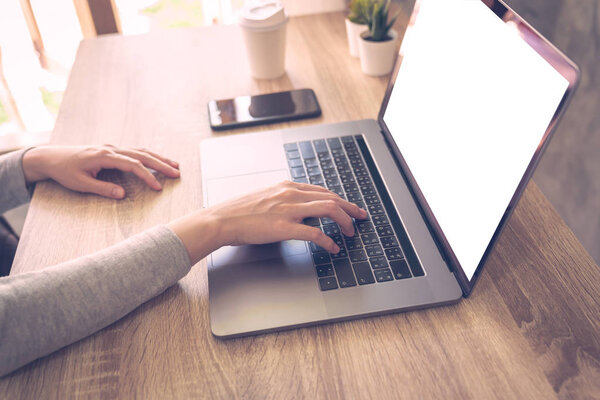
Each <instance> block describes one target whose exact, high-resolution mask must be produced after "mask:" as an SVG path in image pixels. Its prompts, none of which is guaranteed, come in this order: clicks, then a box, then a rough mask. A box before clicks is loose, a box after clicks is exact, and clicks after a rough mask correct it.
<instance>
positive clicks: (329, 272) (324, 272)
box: [317, 264, 334, 278]
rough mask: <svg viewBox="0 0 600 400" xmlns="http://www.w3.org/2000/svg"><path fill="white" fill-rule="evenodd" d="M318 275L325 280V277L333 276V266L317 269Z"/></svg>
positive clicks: (322, 266)
mask: <svg viewBox="0 0 600 400" xmlns="http://www.w3.org/2000/svg"><path fill="white" fill-rule="evenodd" d="M317 275H318V276H319V278H323V277H325V276H333V275H334V272H333V266H331V264H325V265H319V266H318V267H317Z"/></svg>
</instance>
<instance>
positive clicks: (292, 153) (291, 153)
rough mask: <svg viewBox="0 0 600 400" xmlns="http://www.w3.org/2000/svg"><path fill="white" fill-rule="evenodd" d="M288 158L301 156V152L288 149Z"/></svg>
mask: <svg viewBox="0 0 600 400" xmlns="http://www.w3.org/2000/svg"><path fill="white" fill-rule="evenodd" d="M287 158H288V160H289V159H292V158H300V152H299V151H298V150H292V151H288V152H287Z"/></svg>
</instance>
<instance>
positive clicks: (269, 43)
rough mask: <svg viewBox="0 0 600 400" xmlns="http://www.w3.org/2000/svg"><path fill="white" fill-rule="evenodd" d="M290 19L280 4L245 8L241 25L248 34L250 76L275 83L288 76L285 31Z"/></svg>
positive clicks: (240, 21) (247, 49)
mask: <svg viewBox="0 0 600 400" xmlns="http://www.w3.org/2000/svg"><path fill="white" fill-rule="evenodd" d="M287 21H288V17H287V15H286V14H285V11H284V10H283V7H282V6H281V5H279V4H278V3H277V2H274V1H273V2H270V1H267V2H261V3H254V4H253V5H250V6H247V7H245V8H243V9H242V10H241V12H240V14H239V17H238V24H239V25H240V27H241V29H242V32H243V33H244V41H245V42H246V51H247V53H248V61H249V63H250V72H251V73H252V76H253V77H255V78H257V79H273V78H277V77H280V76H281V75H283V74H284V72H285V27H286V25H287Z"/></svg>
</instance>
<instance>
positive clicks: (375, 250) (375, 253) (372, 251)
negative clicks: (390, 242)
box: [365, 244, 383, 257]
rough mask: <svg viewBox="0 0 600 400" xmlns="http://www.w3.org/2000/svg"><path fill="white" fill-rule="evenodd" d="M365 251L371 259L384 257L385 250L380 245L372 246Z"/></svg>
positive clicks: (366, 247)
mask: <svg viewBox="0 0 600 400" xmlns="http://www.w3.org/2000/svg"><path fill="white" fill-rule="evenodd" d="M365 250H366V252H367V255H368V256H369V257H379V256H382V255H383V249H382V248H381V246H380V245H378V244H372V245H370V246H365Z"/></svg>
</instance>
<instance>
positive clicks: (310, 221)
mask: <svg viewBox="0 0 600 400" xmlns="http://www.w3.org/2000/svg"><path fill="white" fill-rule="evenodd" d="M302 223H304V225H310V226H319V225H320V224H319V218H314V217H309V218H304V221H302Z"/></svg>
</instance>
